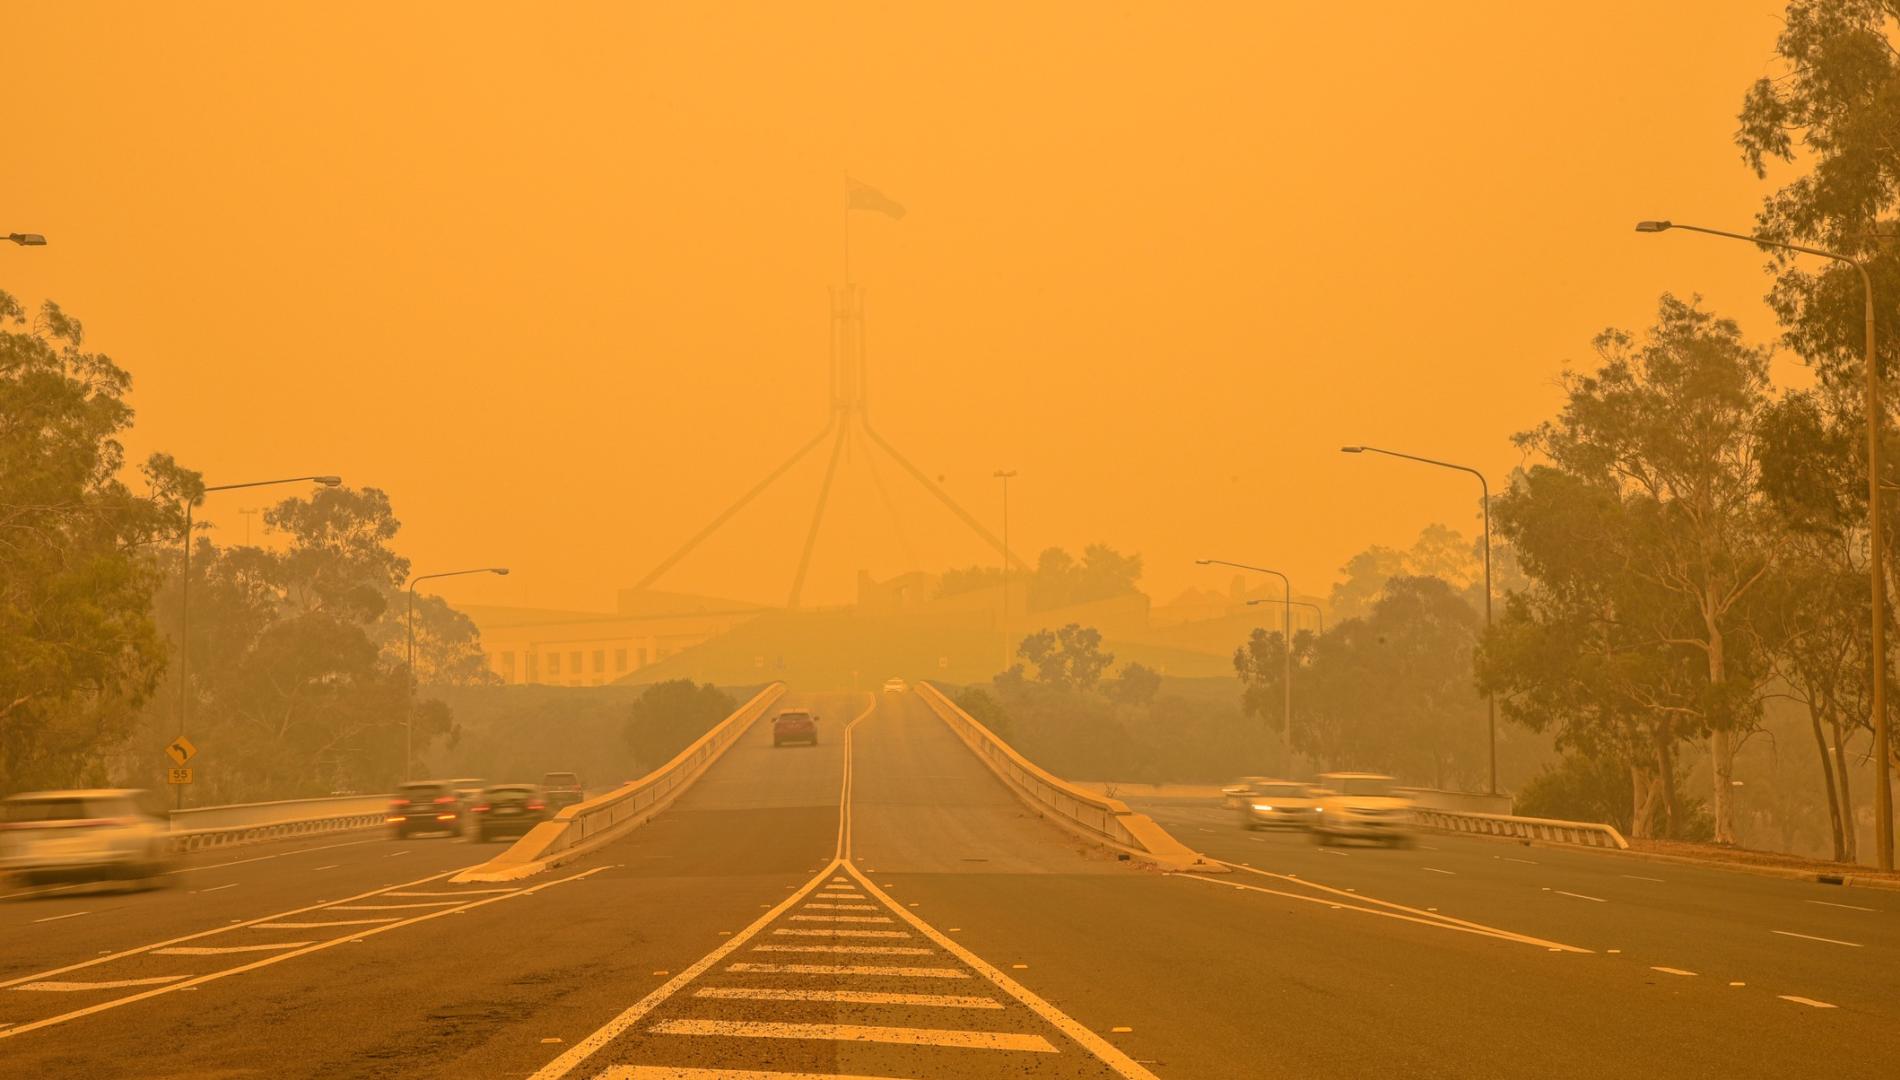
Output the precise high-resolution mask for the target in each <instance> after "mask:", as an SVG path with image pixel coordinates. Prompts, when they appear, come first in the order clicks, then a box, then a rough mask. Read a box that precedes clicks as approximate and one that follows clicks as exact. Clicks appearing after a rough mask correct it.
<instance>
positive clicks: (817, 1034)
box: [647, 1020, 1056, 1054]
mask: <svg viewBox="0 0 1900 1080" xmlns="http://www.w3.org/2000/svg"><path fill="white" fill-rule="evenodd" d="M647 1030H649V1031H651V1032H653V1033H655V1034H659V1035H711V1036H714V1037H718V1038H728V1039H730V1038H740V1039H821V1040H823V1041H825V1042H871V1043H889V1044H893V1045H897V1046H954V1047H958V1048H959V1049H965V1050H1019V1051H1027V1052H1029V1053H1033V1054H1053V1053H1055V1052H1056V1048H1055V1047H1054V1046H1053V1045H1051V1044H1050V1042H1049V1040H1048V1039H1045V1038H1043V1037H1042V1036H1040V1035H1018V1034H1015V1033H1013V1032H1007V1031H955V1030H951V1029H947V1028H909V1027H878V1026H875V1025H871V1024H788V1023H783V1022H779V1021H763V1020H662V1021H660V1022H659V1023H657V1024H655V1025H653V1026H652V1027H651V1028H648V1029H647Z"/></svg>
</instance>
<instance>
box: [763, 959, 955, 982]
mask: <svg viewBox="0 0 1900 1080" xmlns="http://www.w3.org/2000/svg"><path fill="white" fill-rule="evenodd" d="M726 970H727V971H737V972H741V973H744V972H751V973H753V974H756V975H864V976H875V977H878V978H887V977H888V978H893V979H967V978H969V977H970V973H969V972H967V971H958V970H957V969H956V968H933V967H891V966H888V965H884V964H744V963H740V964H728V965H726Z"/></svg>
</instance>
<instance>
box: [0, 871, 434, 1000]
mask: <svg viewBox="0 0 1900 1080" xmlns="http://www.w3.org/2000/svg"><path fill="white" fill-rule="evenodd" d="M456 872H457V871H454V870H444V871H442V872H441V873H439V874H430V875H429V876H428V877H425V878H417V879H416V880H414V881H407V882H404V883H403V886H408V885H423V884H426V883H428V882H431V881H438V880H440V879H442V878H445V877H448V876H449V875H450V874H453V873H456ZM403 886H398V887H403ZM387 888H388V886H384V887H383V888H380V889H371V890H370V891H369V892H365V893H358V894H356V895H355V896H347V897H344V898H343V899H342V900H325V901H323V902H321V903H316V904H308V905H306V906H304V907H300V908H292V909H290V910H289V911H279V912H277V913H276V914H273V915H260V916H259V917H257V918H255V919H251V920H248V921H240V922H234V923H230V924H228V925H225V926H214V927H212V928H211V929H209V930H199V931H197V932H196V933H191V934H184V935H181V936H179V937H175V938H167V939H166V940H164V941H155V942H153V943H151V944H150V945H139V946H135V947H133V948H130V949H121V950H119V951H118V952H115V953H107V954H106V955H104V956H95V957H93V958H92V959H90V960H81V961H79V962H77V963H73V964H67V965H66V966H64V967H56V968H51V969H49V970H46V971H37V972H34V973H33V974H31V975H21V976H18V977H15V978H12V979H7V980H5V981H0V990H4V989H6V988H7V987H9V986H18V985H19V984H20V983H26V982H35V981H37V980H41V979H47V978H51V977H52V976H54V975H64V974H66V973H67V972H69V971H78V970H79V969H81V968H89V967H92V966H94V965H96V964H109V963H111V962H112V961H114V960H122V959H124V958H126V957H128V956H137V955H139V954H140V953H147V952H151V951H153V950H154V949H162V948H165V947H167V946H171V945H182V944H184V943H185V942H187V941H196V940H198V939H199V938H203V937H210V936H211V935H213V934H224V933H229V932H230V931H232V930H242V929H244V928H245V927H247V926H255V925H257V924H258V923H267V922H272V921H274V920H277V919H285V918H289V917H290V916H292V915H302V914H303V913H304V912H306V911H319V910H322V909H323V908H326V907H329V906H330V905H332V904H347V903H349V902H350V901H352V900H363V899H367V898H368V897H371V896H377V895H380V894H382V893H384V892H385V891H386V890H387Z"/></svg>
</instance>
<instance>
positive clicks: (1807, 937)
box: [1768, 930, 1861, 949]
mask: <svg viewBox="0 0 1900 1080" xmlns="http://www.w3.org/2000/svg"><path fill="white" fill-rule="evenodd" d="M1768 932H1769V933H1771V934H1780V935H1781V936H1782V937H1798V938H1802V939H1805V940H1807V941H1825V942H1827V943H1828V944H1829V945H1845V946H1847V947H1848V948H1850V949H1858V948H1860V947H1861V946H1860V945H1859V944H1858V943H1856V942H1852V941H1842V940H1840V939H1839V938H1831V937H1815V936H1814V935H1813V934H1797V933H1795V932H1794V931H1793V930H1770V931H1768Z"/></svg>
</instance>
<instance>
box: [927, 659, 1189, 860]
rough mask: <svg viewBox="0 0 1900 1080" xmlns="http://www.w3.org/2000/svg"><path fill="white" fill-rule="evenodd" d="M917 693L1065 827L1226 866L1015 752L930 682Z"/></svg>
mask: <svg viewBox="0 0 1900 1080" xmlns="http://www.w3.org/2000/svg"><path fill="white" fill-rule="evenodd" d="M917 694H918V696H919V697H921V698H923V700H924V703H925V704H927V705H929V706H930V708H931V711H932V712H935V713H936V714H937V715H938V716H939V717H940V718H942V720H943V722H944V723H945V724H947V725H949V727H950V730H951V731H953V732H955V733H956V735H957V737H958V738H959V739H962V740H963V744H964V745H965V746H967V747H969V748H970V752H971V753H973V754H975V755H976V756H977V758H978V760H980V761H982V762H983V763H984V764H985V765H988V766H989V767H990V771H991V772H993V773H995V774H996V776H997V778H998V779H1000V780H1002V781H1003V784H1004V786H1005V787H1007V788H1009V789H1010V790H1011V791H1013V792H1015V794H1016V797H1017V798H1019V799H1021V800H1022V801H1023V802H1024V803H1026V804H1027V805H1028V806H1029V808H1030V809H1032V810H1034V811H1036V812H1037V813H1038V814H1040V815H1042V816H1043V817H1045V818H1047V819H1048V820H1050V821H1052V822H1054V823H1056V824H1057V825H1059V826H1061V827H1062V828H1064V829H1067V830H1068V831H1069V832H1071V833H1074V834H1075V835H1077V836H1080V837H1082V838H1084V839H1086V840H1091V841H1093V842H1095V843H1098V844H1101V845H1102V846H1104V847H1108V848H1111V849H1114V850H1116V851H1119V852H1121V853H1123V854H1126V855H1129V856H1132V857H1135V858H1139V859H1141V860H1142V861H1144V862H1150V863H1154V864H1155V865H1157V866H1161V867H1164V868H1166V869H1169V870H1190V869H1191V870H1203V871H1208V872H1212V873H1225V872H1226V871H1227V868H1226V867H1224V866H1221V865H1220V864H1218V863H1214V862H1210V861H1209V860H1207V859H1204V858H1203V857H1202V856H1201V854H1200V853H1199V852H1197V851H1195V850H1193V849H1192V848H1190V847H1188V846H1187V845H1185V844H1183V843H1181V842H1180V841H1179V840H1176V839H1175V838H1174V836H1173V835H1172V834H1170V833H1169V832H1168V831H1167V830H1166V829H1163V828H1162V827H1161V826H1159V825H1157V824H1155V822H1154V819H1152V818H1150V817H1149V816H1148V815H1146V814H1138V813H1136V812H1135V811H1133V810H1130V809H1129V808H1128V806H1127V804H1126V803H1123V802H1122V801H1121V800H1119V799H1111V798H1109V797H1108V796H1106V795H1099V794H1097V793H1095V792H1093V791H1089V790H1088V789H1086V788H1083V787H1081V786H1079V785H1077V784H1072V783H1070V782H1068V781H1067V780H1064V779H1062V778H1060V777H1058V776H1056V775H1054V774H1052V773H1050V772H1049V771H1048V770H1046V769H1044V768H1042V767H1041V766H1039V765H1037V764H1036V763H1035V762H1032V761H1030V760H1029V759H1028V758H1026V757H1024V756H1022V755H1021V754H1019V753H1017V752H1016V748H1015V747H1013V746H1011V745H1009V744H1008V743H1006V742H1004V741H1003V740H1002V739H1000V738H998V737H997V736H996V734H995V733H994V732H992V731H991V730H990V729H989V728H986V727H984V726H983V725H982V723H981V722H979V721H978V720H977V719H976V718H975V717H973V716H971V715H970V714H969V713H966V712H964V711H963V710H962V709H960V708H958V707H957V705H956V703H955V702H953V701H951V700H950V698H949V697H948V696H946V695H945V694H944V692H943V691H941V690H939V689H937V688H936V687H935V686H933V685H931V684H930V683H927V682H925V683H919V684H917Z"/></svg>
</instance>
